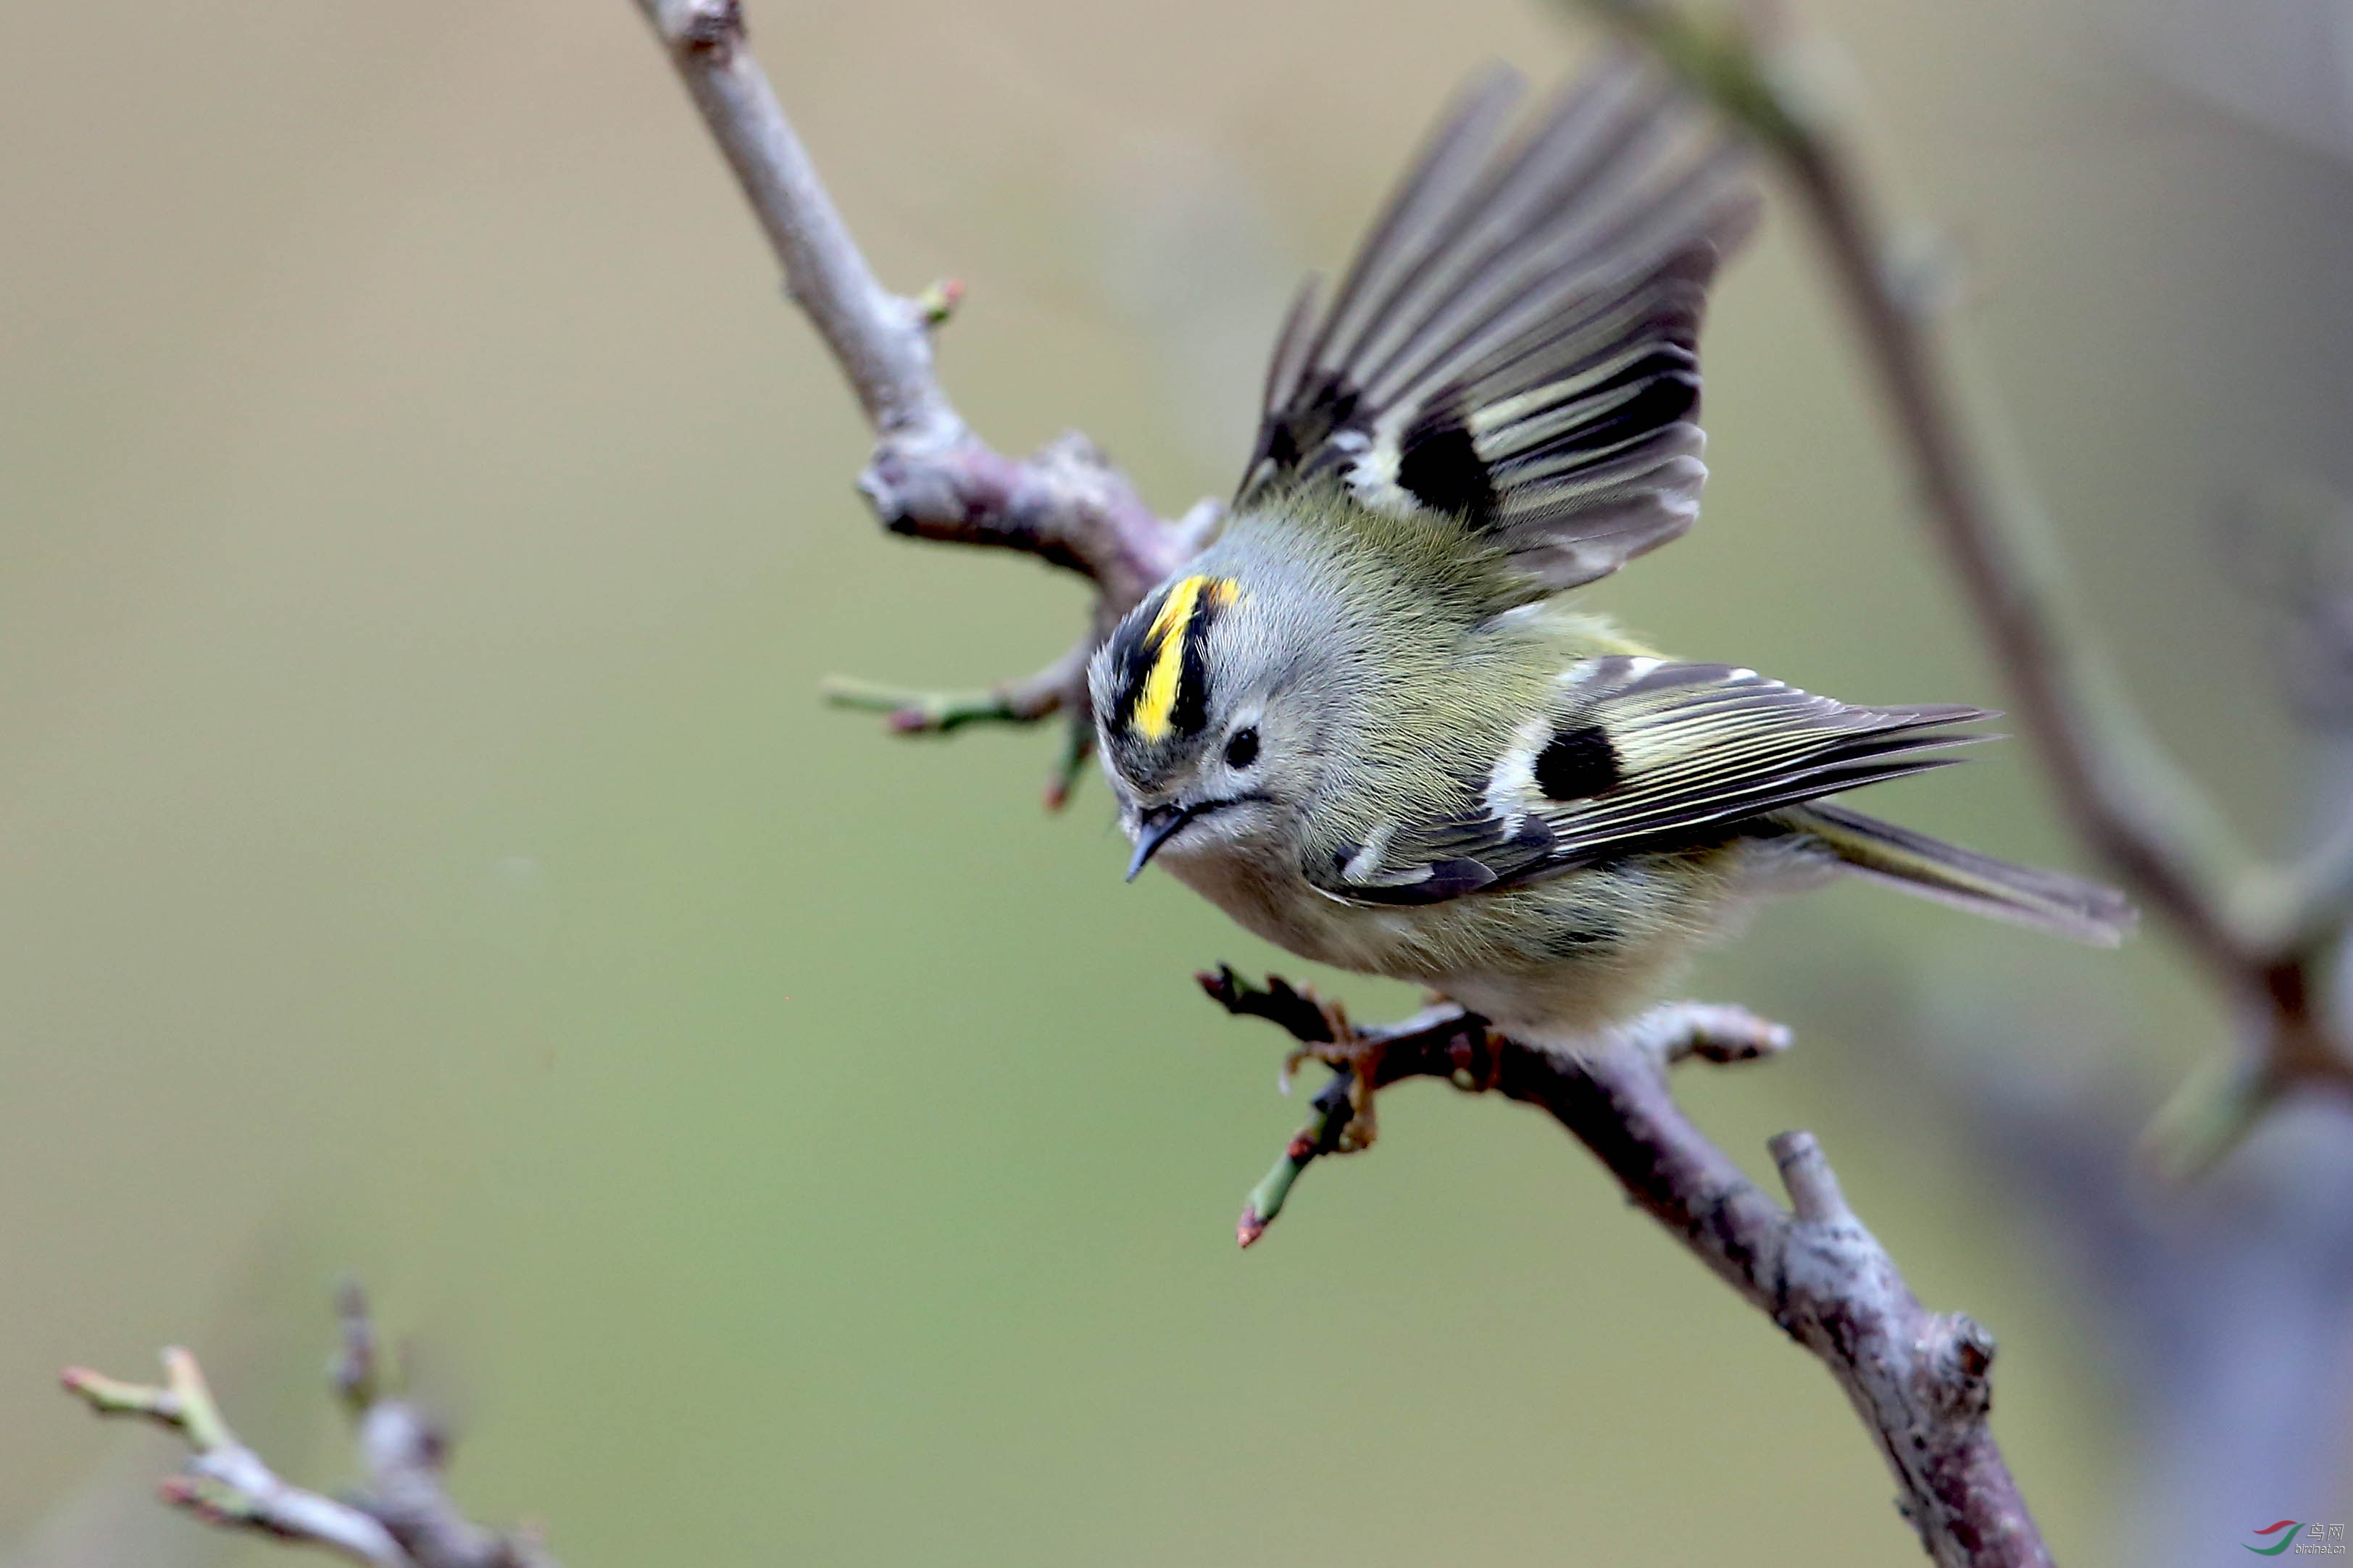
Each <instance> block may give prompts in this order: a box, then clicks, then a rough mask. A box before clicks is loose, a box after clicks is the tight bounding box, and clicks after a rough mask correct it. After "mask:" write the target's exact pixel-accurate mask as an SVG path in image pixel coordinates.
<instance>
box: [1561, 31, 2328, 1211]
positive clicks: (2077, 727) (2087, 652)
mask: <svg viewBox="0 0 2353 1568" xmlns="http://www.w3.org/2000/svg"><path fill="white" fill-rule="evenodd" d="M1576 3H1577V4H1579V5H1582V6H1583V7H1584V8H1586V9H1589V10H1591V11H1593V12H1595V13H1597V14H1599V15H1600V16H1603V17H1604V18H1605V19H1607V20H1608V21H1609V22H1610V23H1612V24H1613V25H1614V26H1617V27H1618V28H1620V30H1621V31H1623V32H1625V33H1627V34H1629V35H1630V36H1631V37H1634V38H1636V39H1637V40H1639V41H1640V42H1641V43H1642V44H1643V45H1644V46H1645V47H1648V48H1650V49H1651V51H1652V52H1653V53H1655V54H1656V55H1658V56H1659V58H1661V59H1662V60H1664V61H1665V62H1666V63H1667V64H1668V65H1669V66H1670V67H1672V68H1674V69H1675V70H1676V71H1677V72H1678V73H1679V74H1681V75H1682V76H1683V78H1684V79H1686V80H1687V81H1688V82H1690V83H1691V84H1692V85H1693V86H1694V88H1696V89H1698V90H1699V91H1701V92H1702V93H1704V95H1705V96H1706V97H1707V98H1708V99H1709V100H1711V101H1712V102H1714V103H1715V106H1716V108H1717V109H1718V110H1720V111H1721V112H1723V113H1724V114H1725V116H1726V117H1727V118H1728V119H1730V120H1731V121H1733V122H1734V123H1736V124H1737V125H1739V126H1741V127H1742V128H1743V129H1744V130H1746V132H1748V134H1749V135H1750V136H1751V137H1752V138H1754V139H1755V141H1756V142H1757V143H1758V145H1760V146H1761V147H1762V148H1764V149H1765V151H1766V152H1767V153H1769V154H1770V155H1771V156H1772V157H1773V158H1774V159H1775V160H1776V161H1777V162H1778V163H1779V164H1780V166H1781V169H1782V171H1783V173H1784V174H1786V175H1787V176H1788V181H1789V184H1790V188H1791V189H1792V191H1793V192H1794V193H1795V194H1796V195H1797V197H1798V200H1799V205H1800V206H1801V207H1802V208H1803V210H1804V212H1805V214H1806V216H1807V218H1808V219H1809V221H1810V223H1811V225H1812V227H1813V229H1814V232H1815V237H1816V238H1817V239H1818V240H1819V242H1820V247H1821V251H1822V256H1823V258H1824V260H1825V262H1826V264H1827V265H1828V268H1829V270H1830V272H1831V279H1832V280H1833V282H1834V284H1835V285H1836V288H1837V290H1838V296H1839V299H1840V300H1841V304H1842V305H1843V306H1844V308H1845V310H1846V312H1847V315H1848V317H1849V319H1850V320H1851V321H1852V324H1853V328H1854V331H1855V335H1856V337H1857V339H1858V340H1859V342H1861V344H1862V349H1863V353H1864V354H1865V356H1866V357H1867V359H1868V361H1869V363H1870V365H1871V369H1872V373H1873V375H1874V376H1875V378H1876V379H1877V381H1878V383H1879V385H1880V387H1881V390H1882V391H1883V394H1884V395H1885V401H1886V405H1887V407H1888V409H1889V410H1890V413H1891V416H1892V418H1893V421H1894V429H1895V434H1896V437H1897V439H1898V441H1899V442H1900V444H1901V446H1902V447H1903V450H1904V453H1905V458H1906V459H1907V460H1908V462H1909V464H1910V466H1911V468H1912V471H1913V475H1914V479H1915V483H1916V485H1917V487H1918V491H1919V496H1920V501H1921V507H1922V510H1923V511H1924V512H1925V513H1926V517H1927V519H1928V521H1929V523H1930V525H1931V527H1932V529H1933V531H1935V533H1936V538H1937V541H1938V542H1939V543H1940V544H1941V545H1942V546H1943V547H1944V550H1945V553H1946V555H1947V558H1948V559H1949V560H1950V562H1951V563H1952V565H1953V569H1954V572H1955V574H1956V575H1957V577H1958V579H1959V581H1960V584H1961V587H1962V590H1963V592H1964V594H1965V595H1966V596H1967V598H1968V603H1969V605H1970V607H1971V609H1972V610H1973V611H1974V613H1975V616H1976V618H1977V621H1978V628H1979V630H1980V632H1981V634H1982V635H1983V637H1985V640H1986V643H1987V646H1988V647H1989V648H1990V649H1991V651H1992V653H1993V656H1994V658H1995V660H1996V662H1997V663H1998V664H1999V665H2000V668H2001V670H2002V673H2003V676H2004V678H2005V679H2007V681H2008V682H2009V685H2010V690H2011V692H2012V694H2013V698H2014V700H2015V702H2016V705H2017V708H2018V712H2019V717H2020V718H2021V721H2023V723H2024V726H2025V728H2026V730H2027V731H2028V733H2029V734H2030V735H2031V737H2032V739H2033V741H2034V742H2035V746H2036V750H2037V752H2039V754H2040V755H2041V756H2042V760H2043V763H2044V765H2045V766H2046V767H2047V768H2048V769H2049V770H2050V774H2051V779H2052V784H2053V786H2054V788H2055V790H2056V792H2057V794H2058V796H2059V800H2060V803H2061V805H2062V806H2063V809H2064V810H2065V811H2066V813H2067V815H2068V816H2069V818H2070V820H2071V821H2072V822H2073V825H2074V827H2075V829H2076V832H2077V833H2078V834H2079V836H2081V837H2082V838H2083V839H2084V842H2085V844H2086V845H2088V846H2089V847H2090V848H2091V849H2092V851H2093V853H2094V854H2095V855H2096V856H2097V857H2098V858H2100V859H2101V860H2103V861H2104V862H2105V863H2106V865H2107V866H2108V867H2109V868H2111V869H2112V870H2113V871H2114V873H2115V874H2116V877H2117V879H2119V880H2121V881H2122V882H2123V883H2124V884H2125V885H2126V888H2127V889H2129V890H2130V891H2131V892H2132V893H2133V894H2134V895H2135V896H2136V897H2137V898H2138V899H2139V900H2141V901H2142V902H2144V903H2146V904H2147V905H2148V906H2149V907H2151V908H2153V909H2156V910H2159V911H2161V912H2162V913H2163V914H2164V915H2165V917H2166V918H2167V920H2168V922H2169V923H2170V924H2171V925H2172V927H2173V928H2174V930H2175V931H2176V932H2178V933H2179V936H2180V938H2181V940H2182V942H2184V944H2185V945H2187V946H2188V948H2189V951H2190V952H2192V953H2193V954H2194V955H2195V956H2196V957H2197V958H2198V959H2199V961H2200V963H2201V964H2202V965H2203V966H2204V968H2205V969H2206V971H2207V972H2208V973H2209V974H2210V975H2211V977H2212V978H2213V980H2214V982H2215V984H2217V985H2218V986H2219V987H2221V989H2222V990H2223V992H2224V993H2225V994H2226V996H2227V998H2228V1000H2229V1001H2230V1003H2231V1004H2232V1007H2233V1010H2234V1011H2235V1012H2236V1013H2237V1014H2238V1015H2239V1016H2241V1017H2242V1019H2243V1020H2244V1023H2243V1025H2242V1040H2241V1041H2240V1042H2239V1046H2238V1049H2237V1050H2236V1052H2235V1053H2234V1054H2233V1056H2232V1058H2230V1059H2228V1060H2227V1061H2223V1062H2221V1063H2218V1065H2217V1066H2216V1067H2215V1068H2211V1069H2210V1070H2209V1071H2207V1072H2205V1073H2202V1074H2200V1075H2198V1076H2197V1077H2195V1078H2194V1079H2192V1080H2191V1081H2190V1082H2189V1083H2187V1084H2185V1085H2184V1086H2183V1088H2182V1090H2181V1091H2180V1092H2179V1093H2178V1094H2177V1095H2176V1097H2175V1099H2174V1100H2173V1102H2172V1103H2171V1104H2170V1105H2168V1108H2167V1110H2165V1111H2164V1112H2162V1113H2160V1115H2159V1117H2158V1121H2157V1123H2156V1124H2155V1126H2154V1127H2153V1128H2152V1129H2151V1132H2152V1135H2153V1136H2152V1138H2151V1139H2150V1143H2151V1145H2152V1148H2153V1151H2154V1152H2156V1153H2157V1154H2158V1156H2159V1158H2160V1159H2161V1160H2162V1161H2163V1162H2164V1163H2166V1164H2168V1165H2169V1166H2170V1167H2172V1168H2173V1170H2174V1171H2175V1172H2176V1173H2189V1172H2191V1171H2195V1170H2200V1169H2203V1168H2204V1167H2206V1166H2207V1165H2209V1164H2211V1163H2212V1162H2213V1161H2214V1160H2215V1159H2217V1158H2219V1157H2220V1156H2221V1154H2223V1153H2225V1152H2228V1151H2229V1150H2230V1149H2231V1148H2232V1146H2233V1145H2234V1144H2235V1143H2236V1142H2237V1141H2238V1139H2239V1138H2240V1137H2241V1136H2242V1135H2243V1134H2244V1132H2245V1131H2247V1130H2248V1129H2249V1128H2250V1127H2251V1126H2252V1125H2253V1122H2254V1121H2256V1120H2257V1119H2258V1118H2259V1117H2260V1116H2261V1115H2262V1114H2263V1111H2264V1110H2267V1109H2268V1108H2269V1107H2270V1106H2271V1105H2272V1104H2273V1103H2274V1102H2275V1101H2276V1100H2278V1098H2279V1097H2280V1096H2281V1095H2283V1094H2284V1093H2285V1092H2287V1091H2288V1090H2289V1089H2293V1088H2295V1087H2296V1086H2298V1085H2302V1084H2319V1085H2325V1086H2327V1087H2329V1088H2331V1089H2337V1090H2338V1091H2340V1092H2341V1091H2344V1090H2345V1089H2348V1088H2349V1087H2353V1049H2348V1043H2347V1041H2346V1040H2345V1039H2344V1038H2343V1037H2342V1036H2341V1035H2340V1034H2339V1033H2338V1032H2337V1031H2336V1030H2335V1029H2334V1028H2333V1027H2332V1026H2331V1024H2330V1021H2329V1020H2328V1019H2327V1018H2326V1017H2325V1016H2322V1014H2321V1012H2320V1011H2319V1010H2318V1009H2316V1007H2315V1006H2314V1005H2313V1003H2312V997H2313V996H2314V995H2315V994H2316V993H2317V992H2318V991H2319V990H2320V988H2321V985H2322V984H2323V980H2324V971H2325V970H2326V968H2327V966H2328V965H2329V964H2330V963H2332V962H2333V959H2334V955H2335V953H2336V952H2337V950H2338V948H2339V947H2340V946H2342V944H2343V942H2344V941H2345V938H2346V935H2347V931H2348V910H2353V826H2348V827H2347V828H2345V829H2344V830H2341V831H2339V832H2337V833H2334V834H2332V835H2330V836H2328V838H2327V842H2326V843H2324V844H2323V845H2321V846H2320V847H2316V848H2315V849H2314V850H2313V851H2311V852H2310V853H2309V854H2307V855H2306V856H2305V857H2304V858H2302V859H2301V861H2300V862H2299V863H2297V864H2294V865H2290V866H2284V867H2281V866H2271V865H2265V864H2263V863H2261V862H2260V861H2258V860H2257V859H2255V858H2253V856H2251V855H2250V854H2249V853H2248V852H2247V851H2246V849H2245V848H2244V847H2242V845H2241V844H2240V843H2239V842H2238V841H2237V840H2236V839H2235V838H2234V837H2233V836H2232V834H2231V832H2230V830H2229V828H2228V827H2227V826H2225V824H2224V822H2223V818H2222V814H2221V812H2220V811H2219V810H2217V809H2216V807H2215V805H2214V803H2213V801H2212V800H2211V797H2210V796H2209V795H2207V794H2206V792H2205V791H2204V790H2202V789H2201V788H2200V787H2199V785H2198V784H2197V783H2196V782H2195V781H2194V780H2193V779H2191V778H2190V776H2189V774H2188V773H2186V772H2185V771H2184V770H2183V769H2182V768H2181V767H2180V766H2179V764H2178V763H2176V762H2175V761H2174V759H2173V758H2172V756H2171V755H2170V754H2169V753H2168V752H2167V751H2166V750H2165V749H2164V747H2163V746H2161V745H2159V744H2158V742H2157V740H2156V738H2155V736H2154V735H2153V734H2152V733H2151V731H2149V729H2148V726H2147V724H2146V723H2145V722H2144V721H2142V719H2141V717H2140V715H2139V713H2138V711H2137V710H2136V709H2135V708H2134V707H2133V705H2132V703H2131V702H2130V700H2128V699H2127V698H2126V695H2125V693H2124V690H2123V689H2122V687H2121V686H2120V684H2119V683H2118V682H2117V681H2116V678H2115V676H2114V674H2113V672H2112V671H2111V670H2110V668H2108V666H2107V664H2106V661H2105V659H2104V658H2102V657H2101V656H2100V655H2099V653H2098V652H2097V650H2096V648H2095V647H2094V641H2093V639H2092V638H2091V637H2090V636H2089V635H2088V634H2087V633H2086V632H2085V631H2084V628H2083V627H2082V626H2081V625H2080V617H2079V616H2078V615H2077V614H2076V612H2075V609H2074V607H2073V600H2072V596H2071V595H2070V593H2069V591H2068V587H2067V584H2066V581H2065V575H2066V574H2065V572H2064V571H2063V568H2062V567H2061V566H2060V564H2059V562H2058V554H2057V551H2056V547H2055V545H2054V544H2053V542H2052V538H2051V530H2050V525H2049V522H2048V515H2047V512H2046V510H2045V509H2044V508H2043V506H2042V503H2041V502H2040V501H2039V500H2037V499H2036V497H2035V496H2034V494H2033V492H2032V491H2031V489H2030V488H2029V487H2028V486H2027V485H2026V483H2025V482H2024V479H2023V478H2022V477H2021V475H2020V474H2018V473H2017V472H2016V471H2015V470H2014V468H2011V467H2008V466H2005V465H2003V464H2001V463H1998V462H1996V461H1993V460H1991V459H1990V458H1989V455H1988V454H1989V452H2000V451H2001V450H2002V449H2003V447H2004V443H2002V442H2001V441H2000V440H1999V439H1996V438H1994V437H1990V436H1989V435H1988V434H1986V433H1985V432H1986V431H1987V430H1989V429H1990V427H1991V422H1990V420H1989V418H1988V417H1987V416H1986V413H1985V411H1984V410H1983V409H1982V408H1978V409H1977V410H1975V412H1976V413H1977V415H1978V426H1979V428H1978V430H1972V428H1971V425H1970V422H1969V420H1968V419H1967V418H1965V417H1964V404H1965V400H1964V399H1963V398H1962V397H1961V396H1960V395H1958V393H1957V390H1956V388H1957V380H1956V378H1955V377H1954V376H1953V374H1951V372H1950V370H1949V369H1948V367H1947V363H1946V356H1945V354H1944V353H1943V351H1942V349H1941V347H1940V345H1939V343H1938V342H1937V338H1936V331H1935V322H1934V320H1933V311H1932V310H1931V309H1930V306H1931V303H1932V295H1933V294H1934V292H1935V291H1933V290H1922V289H1916V288H1907V287H1906V286H1905V281H1904V279H1903V276H1902V273H1901V271H1900V269H1899V268H1894V267H1893V266H1891V265H1890V261H1889V258H1890V255H1891V250H1890V247H1889V246H1888V244H1887V243H1886V238H1885V231H1884V229H1883V226H1882V224H1881V222H1880V220H1879V217H1878V215H1877V213H1876V212H1875V211H1874V209H1873V202H1872V199H1871V195H1870V192H1869V190H1868V187H1867V186H1866V184H1865V183H1864V181H1863V180H1862V177H1861V175H1860V174H1859V173H1858V171H1857V165H1856V161H1855V158H1854V156H1853V154H1852V152H1851V150H1850V148H1849V145H1848V141H1847V138H1846V136H1845V134H1844V132H1843V130H1842V128H1841V124H1840V122H1839V118H1838V114H1837V111H1836V104H1835V101H1834V100H1833V99H1832V97H1831V94H1830V93H1829V92H1828V91H1826V90H1824V89H1822V87H1821V85H1820V76H1821V74H1822V73H1820V71H1818V70H1811V69H1809V68H1808V61H1807V59H1806V58H1805V48H1806V46H1805V42H1804V40H1802V39H1800V38H1799V37H1797V36H1796V35H1795V34H1794V33H1793V31H1792V30H1791V28H1790V26H1788V24H1787V23H1786V21H1784V20H1783V18H1782V17H1781V16H1779V15H1778V8H1775V7H1770V6H1767V5H1763V4H1758V5H1755V6H1753V7H1752V10H1751V13H1750V15H1749V19H1748V22H1747V25H1746V26H1739V27H1724V28H1718V27H1715V26H1705V25H1703V24H1702V23H1700V22H1698V21H1697V20H1695V19H1694V16H1692V15H1691V14H1690V13H1688V12H1686V11H1685V10H1684V9H1683V8H1682V7H1681V6H1679V5H1674V4H1671V3H1669V0H1576Z"/></svg>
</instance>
